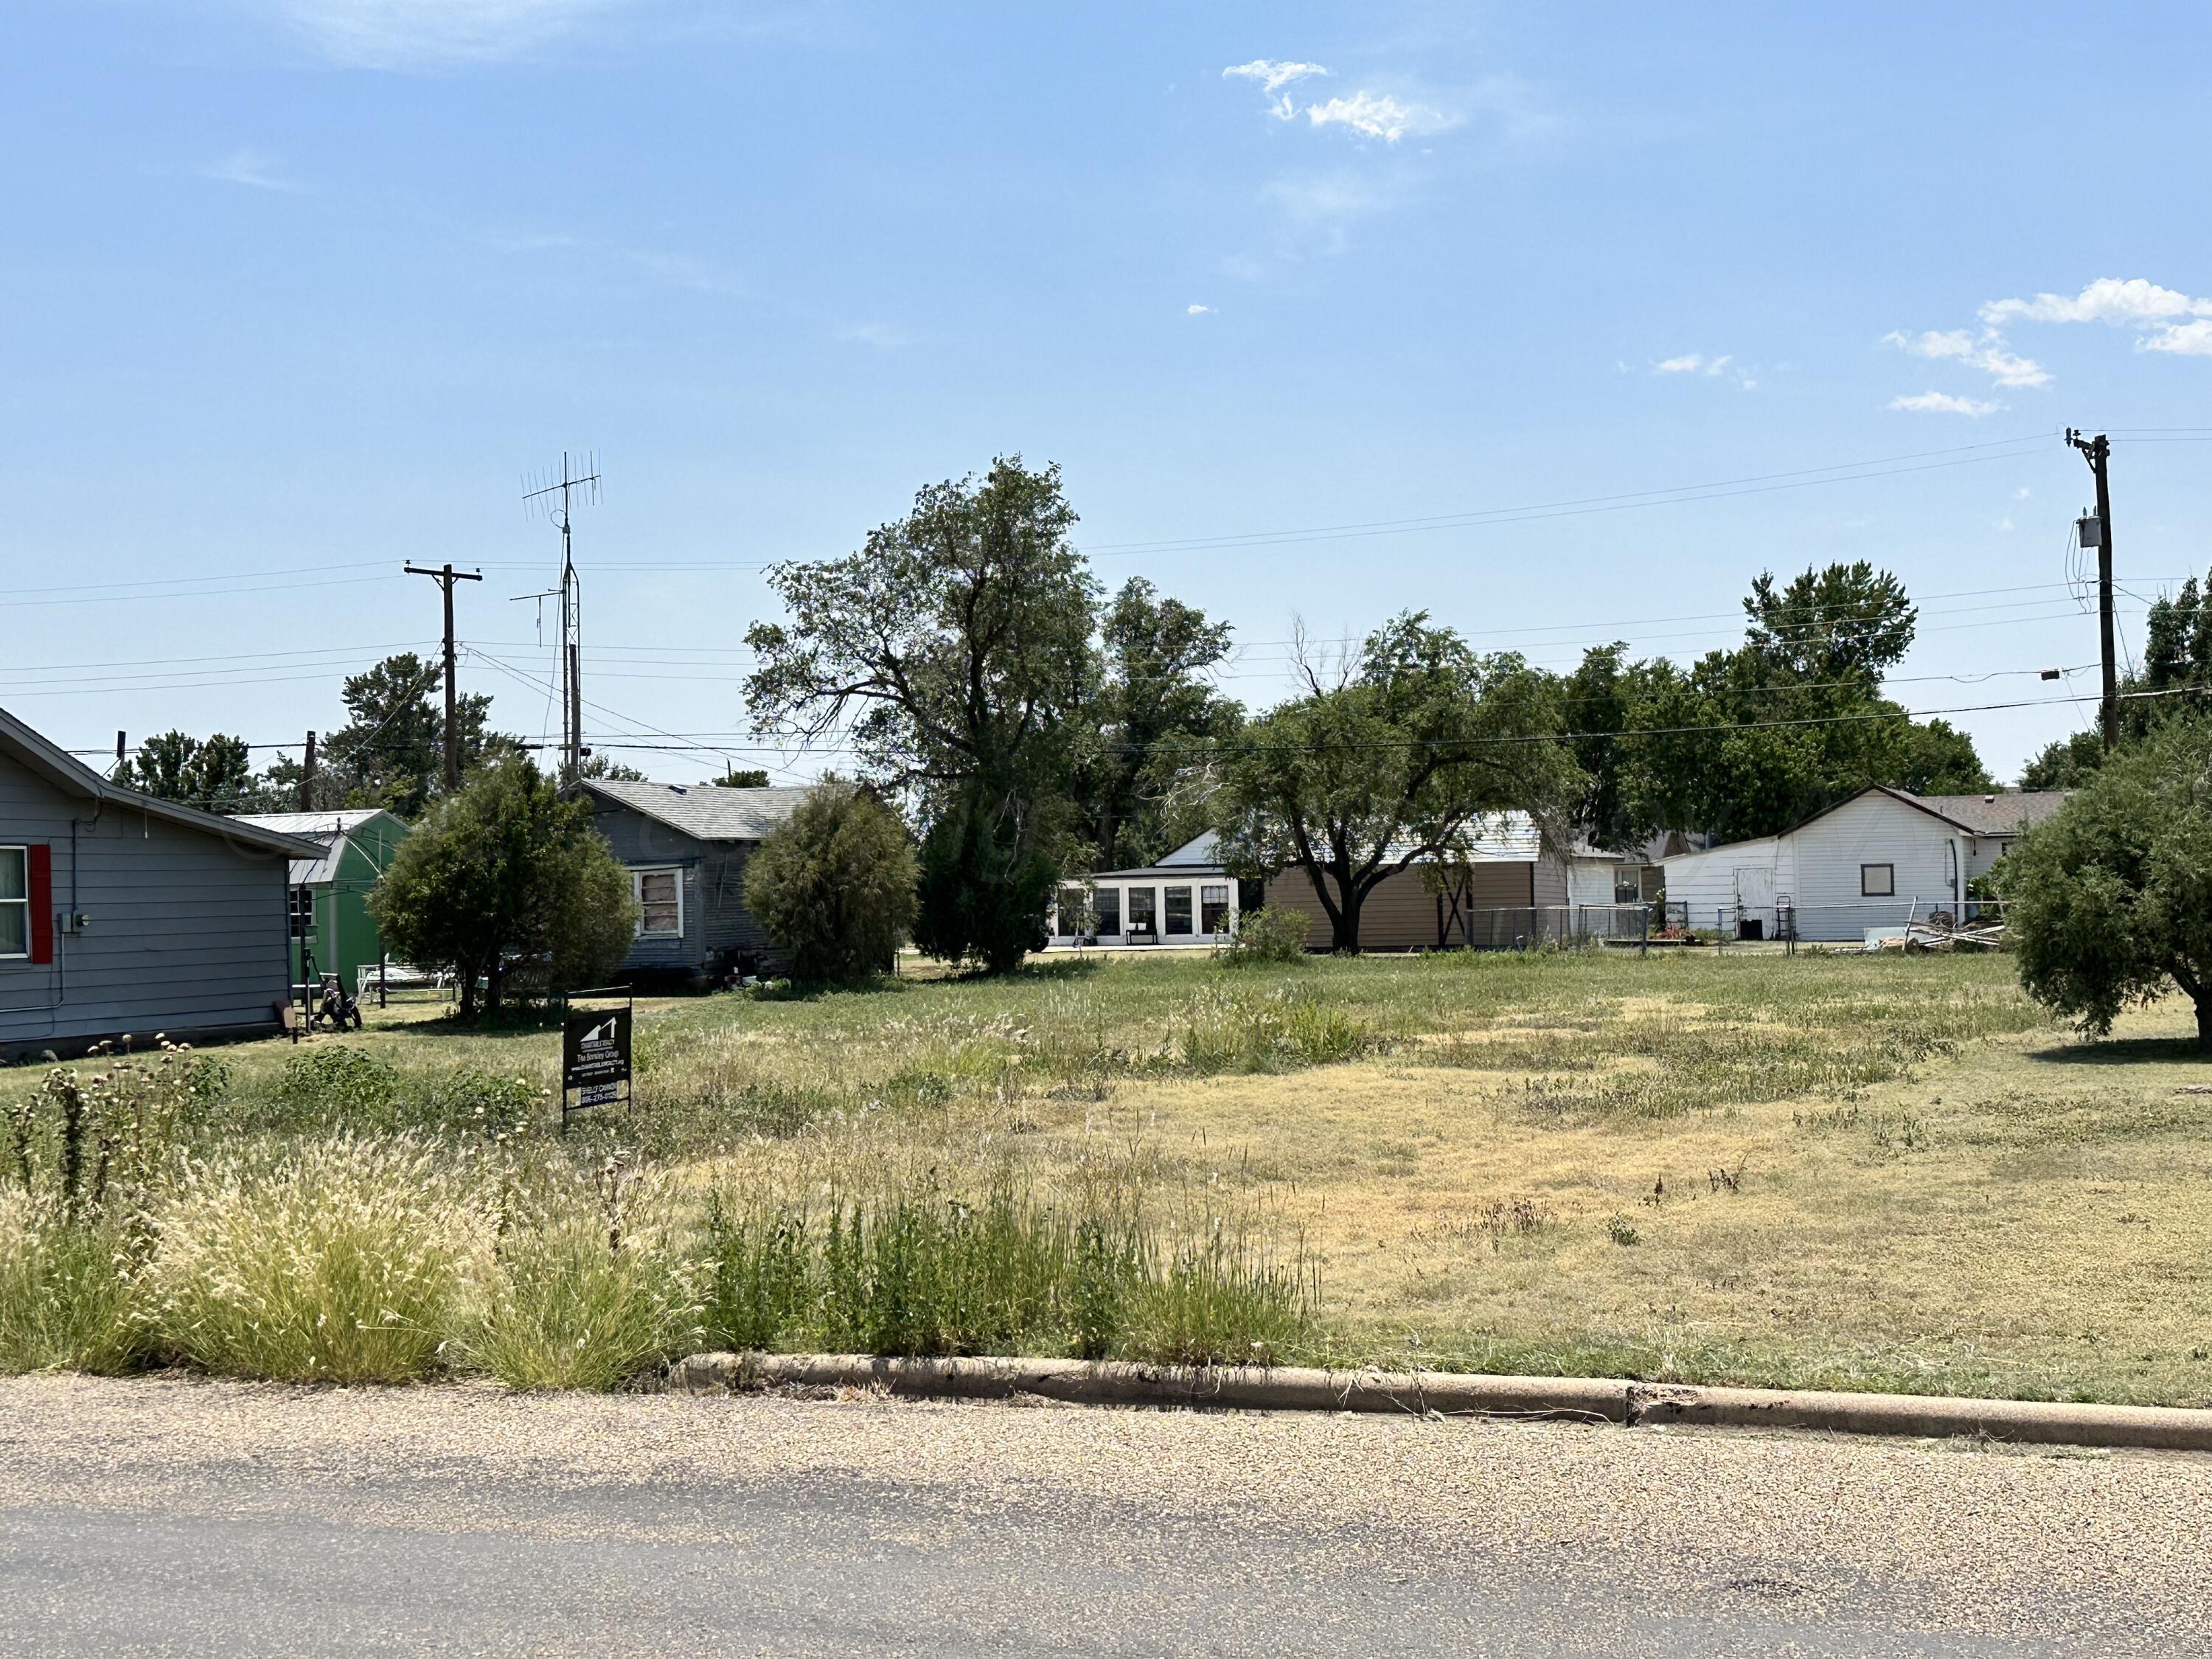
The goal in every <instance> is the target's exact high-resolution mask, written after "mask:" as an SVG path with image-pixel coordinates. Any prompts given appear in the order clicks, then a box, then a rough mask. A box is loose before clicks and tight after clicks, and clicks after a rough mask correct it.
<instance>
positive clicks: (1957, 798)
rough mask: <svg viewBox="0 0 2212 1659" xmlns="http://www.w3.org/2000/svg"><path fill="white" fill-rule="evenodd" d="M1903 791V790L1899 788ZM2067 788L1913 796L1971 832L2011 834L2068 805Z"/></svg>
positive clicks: (1977, 833) (1913, 798) (1990, 834)
mask: <svg viewBox="0 0 2212 1659" xmlns="http://www.w3.org/2000/svg"><path fill="white" fill-rule="evenodd" d="M1899 793H1900V794H1902V793H1904V792H1903V791H1902V790H1900V791H1899ZM2068 793H2070V792H2069V791H2067V790H2064V789H2002V790H1998V791H1996V793H1991V794H1986V795H1913V796H1911V797H1909V799H1912V800H1916V801H1917V802H1919V803H1920V805H1923V806H1924V807H1926V808H1927V809H1928V810H1929V811H1931V812H1938V813H1941V814H1942V816H1943V817H1947V818H1948V819H1950V820H1951V822H1952V823H1955V824H1957V825H1958V826H1959V827H1960V829H1964V830H1966V832H1967V833H1968V834H1970V835H1976V836H2010V835H2016V834H2018V833H2019V832H2020V831H2021V830H2022V829H2029V828H2031V827H2032V826H2033V825H2035V824H2039V823H2042V822H2043V821H2044V820H2045V818H2048V817H2051V815H2052V814H2054V813H2056V812H2057V811H2058V809H2059V808H2060V807H2062V806H2063V805H2066V797H2067V795H2068Z"/></svg>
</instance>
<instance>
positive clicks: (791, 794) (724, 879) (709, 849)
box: [578, 778, 806, 979]
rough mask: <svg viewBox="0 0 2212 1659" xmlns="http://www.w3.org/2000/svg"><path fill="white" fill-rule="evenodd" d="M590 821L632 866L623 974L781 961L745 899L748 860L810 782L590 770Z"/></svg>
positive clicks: (718, 969)
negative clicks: (730, 781) (715, 780)
mask: <svg viewBox="0 0 2212 1659" xmlns="http://www.w3.org/2000/svg"><path fill="white" fill-rule="evenodd" d="M578 787H580V788H581V789H582V790H583V791H584V792H585V793H586V794H587V795H588V796H589V797H590V798H591V802H592V822H593V823H595V824H596V825H597V826H598V828H599V833H600V834H601V835H603V836H605V837H606V838H607V843H608V845H609V846H611V847H612V848H614V854H615V856H616V857H617V859H619V860H622V861H623V863H624V864H626V865H628V866H629V872H630V892H631V896H633V897H635V899H636V900H637V906H638V929H637V937H636V939H635V940H634V941H633V942H632V944H631V945H630V951H629V955H628V956H627V957H624V958H623V965H622V970H621V971H622V973H623V975H624V976H625V977H626V978H629V979H641V978H646V977H649V976H653V975H671V976H683V977H687V978H696V977H701V976H708V977H714V976H719V975H722V974H725V973H732V972H742V971H759V970H762V969H767V970H771V971H773V970H778V969H782V968H783V967H784V966H786V965H787V964H785V963H784V962H783V960H782V957H781V954H780V953H779V952H778V951H777V950H776V947H775V941H774V940H772V939H769V936H768V930H767V929H766V928H765V927H762V926H761V924H760V922H759V921H758V920H757V918H756V917H755V916H754V915H753V914H752V912H750V910H748V909H746V908H745V902H744V898H745V860H747V859H748V858H750V856H751V854H752V850H753V848H756V847H757V846H759V845H760V843H761V840H762V838H763V836H766V835H767V834H768V833H769V831H770V830H772V829H777V828H779V827H780V826H781V825H782V824H783V823H785V822H786V821H787V820H788V819H789V818H790V817H791V815H792V814H793V812H795V811H798V810H799V803H800V802H801V801H803V800H805V799H806V790H805V788H803V787H792V788H771V789H726V788H723V787H720V786H719V785H715V784H704V783H702V784H680V783H625V782H617V781H612V780H610V779H605V778H586V779H583V780H582V781H580V783H579V785H578Z"/></svg>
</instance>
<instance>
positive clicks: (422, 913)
mask: <svg viewBox="0 0 2212 1659" xmlns="http://www.w3.org/2000/svg"><path fill="white" fill-rule="evenodd" d="M368 906H369V910H370V913H371V914H372V915H374V916H375V918H376V921H377V925H378V927H380V928H381V929H382V930H383V932H384V938H385V942H386V945H389V946H390V947H391V949H392V951H393V952H394V953H395V954H396V955H398V956H400V957H404V958H405V959H406V960H407V961H409V962H410V963H414V964H415V965H416V966H417V967H423V968H442V969H450V970H451V971H452V972H453V974H455V975H457V976H458V977H459V981H460V987H461V1013H462V1015H463V1016H464V1017H468V1016H470V1015H473V1014H474V1013H475V1012H477V980H479V979H482V980H483V981H485V983H486V986H487V987H488V989H487V1006H489V1007H490V1008H492V1009H497V1008H498V1006H500V1001H501V991H502V987H503V986H504V984H505V981H506V980H507V975H509V974H511V973H512V972H513V970H514V969H516V968H518V967H528V968H532V969H540V970H542V971H543V972H544V975H545V976H546V978H547V980H548V981H549V982H550V984H551V985H553V986H556V987H559V986H575V985H588V984H591V983H592V981H597V980H601V979H604V978H605V977H606V976H607V975H609V974H610V973H611V972H613V970H614V969H615V968H616V966H617V964H618V963H620V962H621V961H622V959H623V953H624V952H625V951H628V950H629V941H630V939H631V938H632V937H633V936H634V935H635V931H636V927H637V907H636V904H635V901H633V900H632V898H631V896H630V890H629V872H627V871H626V870H624V869H623V866H622V865H621V864H619V863H617V861H616V859H615V856H614V854H612V853H611V852H610V851H609V850H608V849H607V844H606V842H605V840H604V839H602V838H601V836H599V832H598V831H597V830H595V829H593V828H592V809H591V807H590V806H589V805H587V804H586V803H585V802H584V801H582V800H563V799H561V797H560V794H559V792H558V791H557V790H556V788H555V787H554V785H553V783H552V781H551V780H550V779H548V778H546V777H544V775H542V774H540V773H539V771H538V768H537V767H536V766H535V765H534V764H533V763H532V762H531V760H530V759H529V757H527V756H522V755H515V756H509V757H507V758H505V759H502V760H500V761H498V762H495V763H493V764H492V765H490V766H488V767H485V768H484V769H482V770H481V771H479V772H478V773H477V775H475V776H474V777H473V778H471V780H470V781H468V782H467V783H466V784H465V785H464V786H463V787H462V788H461V790H460V792H459V793H458V794H454V795H451V796H448V797H447V798H446V799H443V800H441V801H440V802H439V803H438V804H437V805H435V807H433V808H432V810H431V811H430V813H429V816H428V817H425V818H424V819H423V820H422V823H419V824H418V825H416V829H415V832H414V833H413V834H412V835H410V836H408V838H407V839H406V840H405V841H404V842H401V843H400V846H399V850H398V853H397V854H394V855H393V857H392V865H391V867H390V868H389V869H387V870H386V872H384V878H383V879H382V880H381V881H380V882H379V883H378V884H377V886H376V890H375V891H374V893H372V894H370V895H369V899H368Z"/></svg>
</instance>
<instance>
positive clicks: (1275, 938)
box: [1224, 904, 1313, 965]
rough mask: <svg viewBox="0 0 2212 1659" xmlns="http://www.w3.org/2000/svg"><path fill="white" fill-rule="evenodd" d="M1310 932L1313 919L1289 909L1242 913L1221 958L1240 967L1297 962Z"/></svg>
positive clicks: (1275, 907)
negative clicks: (1223, 957) (1240, 965)
mask: <svg viewBox="0 0 2212 1659" xmlns="http://www.w3.org/2000/svg"><path fill="white" fill-rule="evenodd" d="M1312 932H1313V918H1312V917H1311V916H1310V915H1307V914H1306V913H1305V912H1304V911H1303V910H1301V909H1298V908H1296V907H1295V906H1292V905H1288V904H1274V905H1270V906H1268V908H1266V909H1264V910H1246V911H1244V912H1243V913H1242V914H1240V915H1238V916H1237V931H1236V933H1234V934H1232V935H1231V937H1230V940H1229V947H1228V949H1227V951H1225V953H1224V954H1225V959H1226V960H1228V961H1229V962H1231V963H1237V964H1242V965H1254V964H1259V963H1285V962H1297V961H1300V960H1302V959H1303V958H1304V956H1305V953H1306V939H1307V937H1308V935H1310V933H1312Z"/></svg>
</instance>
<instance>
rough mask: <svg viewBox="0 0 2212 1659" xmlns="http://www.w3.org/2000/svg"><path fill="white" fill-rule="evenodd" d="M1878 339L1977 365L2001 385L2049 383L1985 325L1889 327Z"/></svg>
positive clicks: (1915, 353) (1922, 353) (2041, 370)
mask: <svg viewBox="0 0 2212 1659" xmlns="http://www.w3.org/2000/svg"><path fill="white" fill-rule="evenodd" d="M1881 342H1882V343H1883V344H1884V345H1892V346H1895V347H1896V348H1897V349H1899V350H1900V351H1909V352H1911V354H1912V355H1913V356H1916V357H1934V358H1941V359H1947V360H1949V361H1952V362H1959V363H1962V364H1964V365H1965V366H1966V368H1975V369H1979V370H1981V371H1982V373H1984V374H1987V375H1988V376H1989V377H1990V379H1991V380H1995V381H1996V383H1997V384H1998V385H1999V386H2014V387H2019V386H2048V385H2050V384H2051V375H2050V373H2049V372H2048V371H2047V370H2046V369H2045V368H2044V367H2043V366H2042V365H2041V364H2040V363H2038V362H2035V361H2034V360H2033V359H2032V358H2027V357H2022V356H2019V355H2018V354H2017V353H2015V352H2014V351H2012V350H2011V349H2009V348H2008V347H2007V346H2006V344H2005V341H2004V337H2003V336H2002V334H2000V333H1998V332H1997V331H1996V329H1995V328H1994V327H1990V328H1985V329H1984V330H1983V331H1981V332H1980V333H1979V334H1974V333H1972V332H1970V331H1967V330H1966V329H1963V328H1954V329H1952V330H1950V331H1948V332H1939V331H1936V330H1935V329H1926V330H1923V331H1921V332H1920V333H1918V334H1908V333H1906V332H1905V331H1904V330H1903V329H1893V330H1891V331H1889V332H1888V333H1887V334H1885V335H1883V336H1882V337H1881Z"/></svg>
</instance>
